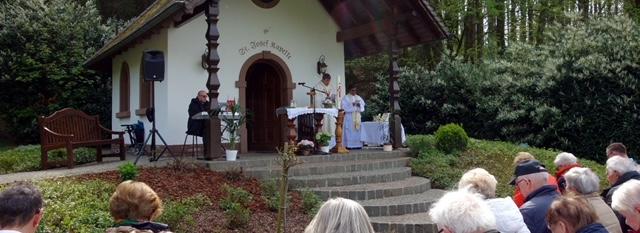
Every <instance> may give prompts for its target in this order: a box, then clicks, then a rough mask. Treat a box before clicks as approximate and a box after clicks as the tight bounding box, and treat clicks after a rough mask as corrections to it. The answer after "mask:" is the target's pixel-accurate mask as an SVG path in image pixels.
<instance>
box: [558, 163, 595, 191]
mask: <svg viewBox="0 0 640 233" xmlns="http://www.w3.org/2000/svg"><path fill="white" fill-rule="evenodd" d="M564 180H565V181H567V189H568V188H571V189H574V190H575V191H576V192H578V193H579V194H591V193H595V192H598V191H599V190H600V178H598V175H596V173H594V172H593V171H591V169H589V168H586V167H574V168H571V169H569V171H567V173H565V174H564Z"/></svg>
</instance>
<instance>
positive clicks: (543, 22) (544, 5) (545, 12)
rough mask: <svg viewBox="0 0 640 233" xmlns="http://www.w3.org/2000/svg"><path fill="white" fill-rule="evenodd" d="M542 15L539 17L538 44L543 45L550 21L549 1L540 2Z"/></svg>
mask: <svg viewBox="0 0 640 233" xmlns="http://www.w3.org/2000/svg"><path fill="white" fill-rule="evenodd" d="M539 4H540V5H539V6H540V7H539V9H540V14H539V15H538V23H537V27H536V44H538V45H539V44H542V43H543V38H544V29H545V27H546V26H547V20H549V10H550V9H549V1H545V0H542V1H540V2H539Z"/></svg>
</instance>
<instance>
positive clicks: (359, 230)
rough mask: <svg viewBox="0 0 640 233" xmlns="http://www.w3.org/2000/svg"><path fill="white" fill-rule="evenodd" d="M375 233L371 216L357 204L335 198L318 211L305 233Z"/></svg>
mask: <svg viewBox="0 0 640 233" xmlns="http://www.w3.org/2000/svg"><path fill="white" fill-rule="evenodd" d="M340 232H353V233H375V232H374V230H373V226H371V222H370V221H369V215H367V212H366V211H365V210H364V208H362V206H361V205H360V204H358V203H357V202H355V201H353V200H350V199H345V198H340V197H338V198H335V199H330V200H328V201H326V202H325V203H324V204H322V207H320V210H318V213H317V214H316V216H315V217H313V220H311V223H309V225H308V226H307V228H305V229H304V233H340Z"/></svg>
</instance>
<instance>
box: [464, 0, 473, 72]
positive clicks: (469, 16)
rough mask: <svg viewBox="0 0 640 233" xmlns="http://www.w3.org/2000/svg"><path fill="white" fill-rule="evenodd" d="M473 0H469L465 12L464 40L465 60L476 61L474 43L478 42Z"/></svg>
mask: <svg viewBox="0 0 640 233" xmlns="http://www.w3.org/2000/svg"><path fill="white" fill-rule="evenodd" d="M472 1H473V0H469V1H467V7H466V10H465V13H464V20H463V23H464V28H463V30H462V40H463V41H464V42H463V43H464V47H463V49H464V60H465V61H471V62H473V61H474V58H475V53H474V51H473V50H474V47H475V46H474V44H475V42H476V38H475V37H476V25H475V21H474V16H475V15H474V9H473V4H472V3H473V2H472Z"/></svg>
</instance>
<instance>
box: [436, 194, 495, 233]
mask: <svg viewBox="0 0 640 233" xmlns="http://www.w3.org/2000/svg"><path fill="white" fill-rule="evenodd" d="M429 216H430V217H431V220H432V221H433V222H434V223H436V224H437V225H438V228H439V229H440V231H439V232H442V233H484V232H497V231H496V230H495V229H496V219H495V218H494V217H493V214H492V213H491V208H490V207H489V205H487V203H486V202H484V201H483V200H482V198H480V195H478V194H474V193H471V192H469V191H467V190H464V189H463V190H457V191H451V192H447V193H446V194H445V195H444V196H442V197H441V198H440V199H439V200H438V201H437V202H436V203H434V204H433V205H432V206H431V209H430V210H429Z"/></svg>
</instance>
